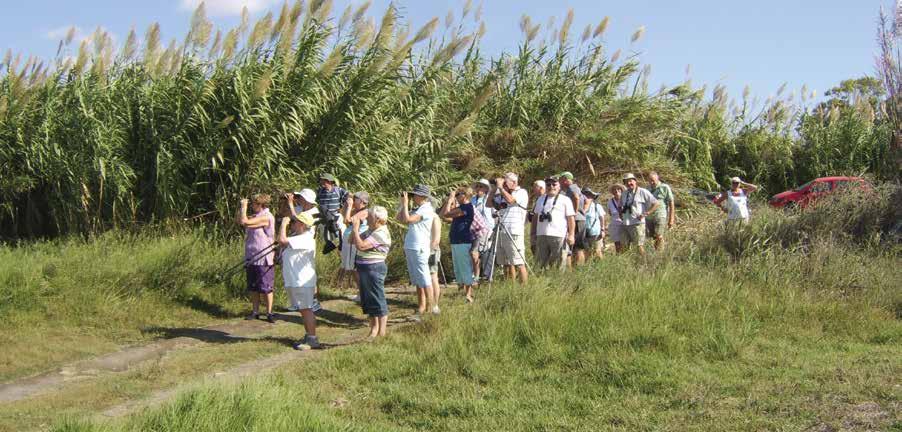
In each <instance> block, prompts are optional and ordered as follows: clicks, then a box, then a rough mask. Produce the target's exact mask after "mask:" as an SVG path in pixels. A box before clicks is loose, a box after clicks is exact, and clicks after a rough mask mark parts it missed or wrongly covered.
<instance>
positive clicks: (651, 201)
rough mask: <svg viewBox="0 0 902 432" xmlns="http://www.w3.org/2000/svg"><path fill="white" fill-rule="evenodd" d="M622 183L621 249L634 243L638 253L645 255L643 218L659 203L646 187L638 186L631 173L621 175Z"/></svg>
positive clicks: (655, 208) (653, 210)
mask: <svg viewBox="0 0 902 432" xmlns="http://www.w3.org/2000/svg"><path fill="white" fill-rule="evenodd" d="M623 184H624V185H626V190H625V191H624V192H623V196H622V197H621V198H620V220H621V221H622V222H623V234H624V236H623V250H629V249H630V248H631V247H632V246H633V245H635V246H636V248H637V249H638V250H639V255H642V256H645V219H646V218H648V216H649V215H651V214H654V212H655V210H657V208H658V206H659V205H661V203H660V202H658V200H657V198H655V196H654V195H652V194H651V192H649V191H648V189H645V188H642V187H639V182H638V180H636V176H634V175H633V174H632V173H627V174H626V175H625V176H623Z"/></svg>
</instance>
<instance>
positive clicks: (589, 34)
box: [580, 24, 592, 42]
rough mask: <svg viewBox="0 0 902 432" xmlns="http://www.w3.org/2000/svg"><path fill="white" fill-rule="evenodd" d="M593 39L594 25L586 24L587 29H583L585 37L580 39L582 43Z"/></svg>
mask: <svg viewBox="0 0 902 432" xmlns="http://www.w3.org/2000/svg"><path fill="white" fill-rule="evenodd" d="M590 37H592V24H586V28H584V29H583V35H582V36H581V37H580V42H585V41H587V40H589V38H590Z"/></svg>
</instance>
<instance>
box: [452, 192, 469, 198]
mask: <svg viewBox="0 0 902 432" xmlns="http://www.w3.org/2000/svg"><path fill="white" fill-rule="evenodd" d="M466 195H467V194H465V193H463V192H458V193H456V194H454V196H455V197H461V196H466Z"/></svg>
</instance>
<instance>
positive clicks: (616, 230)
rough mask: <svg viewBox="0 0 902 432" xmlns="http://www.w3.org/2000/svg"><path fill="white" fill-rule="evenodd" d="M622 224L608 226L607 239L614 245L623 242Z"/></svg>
mask: <svg viewBox="0 0 902 432" xmlns="http://www.w3.org/2000/svg"><path fill="white" fill-rule="evenodd" d="M623 235H624V234H623V224H615V223H612V224H610V225H608V238H609V239H611V241H612V242H614V243H621V242H623Z"/></svg>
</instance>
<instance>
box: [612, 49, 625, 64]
mask: <svg viewBox="0 0 902 432" xmlns="http://www.w3.org/2000/svg"><path fill="white" fill-rule="evenodd" d="M621 52H622V51H621V50H619V49H618V50H617V51H614V55H612V56H611V63H616V62H617V60H620V53H621Z"/></svg>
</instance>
